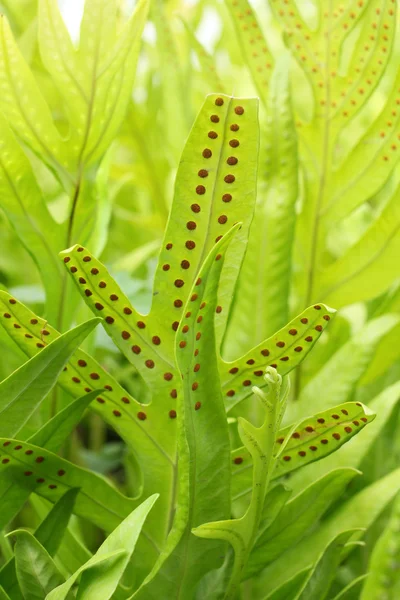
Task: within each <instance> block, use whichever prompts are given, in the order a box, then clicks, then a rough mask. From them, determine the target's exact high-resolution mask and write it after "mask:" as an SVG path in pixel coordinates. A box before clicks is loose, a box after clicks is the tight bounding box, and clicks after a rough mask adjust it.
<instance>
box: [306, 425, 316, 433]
mask: <svg viewBox="0 0 400 600" xmlns="http://www.w3.org/2000/svg"><path fill="white" fill-rule="evenodd" d="M304 429H305V430H306V431H308V433H312V432H313V431H314V427H311V425H307V427H305V428H304Z"/></svg>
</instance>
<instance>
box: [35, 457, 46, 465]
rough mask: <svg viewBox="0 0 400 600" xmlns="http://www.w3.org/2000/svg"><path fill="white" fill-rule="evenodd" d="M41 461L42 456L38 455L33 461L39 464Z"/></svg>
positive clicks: (42, 459)
mask: <svg viewBox="0 0 400 600" xmlns="http://www.w3.org/2000/svg"><path fill="white" fill-rule="evenodd" d="M43 461H44V456H38V457H37V458H36V461H35V462H37V463H39V464H40V463H42V462H43Z"/></svg>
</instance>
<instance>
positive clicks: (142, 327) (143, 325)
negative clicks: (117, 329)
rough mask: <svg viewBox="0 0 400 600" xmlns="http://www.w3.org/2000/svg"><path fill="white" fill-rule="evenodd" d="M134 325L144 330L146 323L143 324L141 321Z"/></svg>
mask: <svg viewBox="0 0 400 600" xmlns="http://www.w3.org/2000/svg"><path fill="white" fill-rule="evenodd" d="M136 325H137V326H138V327H139V329H144V328H145V327H146V323H143V321H138V322H137V323H136Z"/></svg>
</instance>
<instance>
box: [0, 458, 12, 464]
mask: <svg viewBox="0 0 400 600" xmlns="http://www.w3.org/2000/svg"><path fill="white" fill-rule="evenodd" d="M1 462H2V463H3V465H6V464H7V463H9V462H10V459H9V458H3V460H2V461H1Z"/></svg>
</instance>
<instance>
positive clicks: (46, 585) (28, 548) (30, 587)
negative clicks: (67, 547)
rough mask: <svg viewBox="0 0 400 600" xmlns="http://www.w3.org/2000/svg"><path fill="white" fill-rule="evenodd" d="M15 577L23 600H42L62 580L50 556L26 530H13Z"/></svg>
mask: <svg viewBox="0 0 400 600" xmlns="http://www.w3.org/2000/svg"><path fill="white" fill-rule="evenodd" d="M12 535H15V536H16V538H17V542H16V544H15V547H14V552H15V568H16V572H17V579H18V583H19V586H20V588H21V591H22V593H23V595H24V598H25V600H43V598H45V596H46V594H48V593H49V592H51V590H53V589H54V588H55V587H56V586H59V585H60V584H61V583H62V582H63V580H64V579H63V576H62V575H61V573H60V572H59V571H58V569H57V567H56V566H55V564H54V562H53V560H52V559H51V556H50V555H49V554H48V552H46V550H45V549H44V548H43V546H42V545H41V544H40V543H39V542H38V540H37V539H36V538H34V537H33V535H32V534H30V533H29V532H28V531H25V530H23V529H19V530H17V531H14V532H13V534H12Z"/></svg>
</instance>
